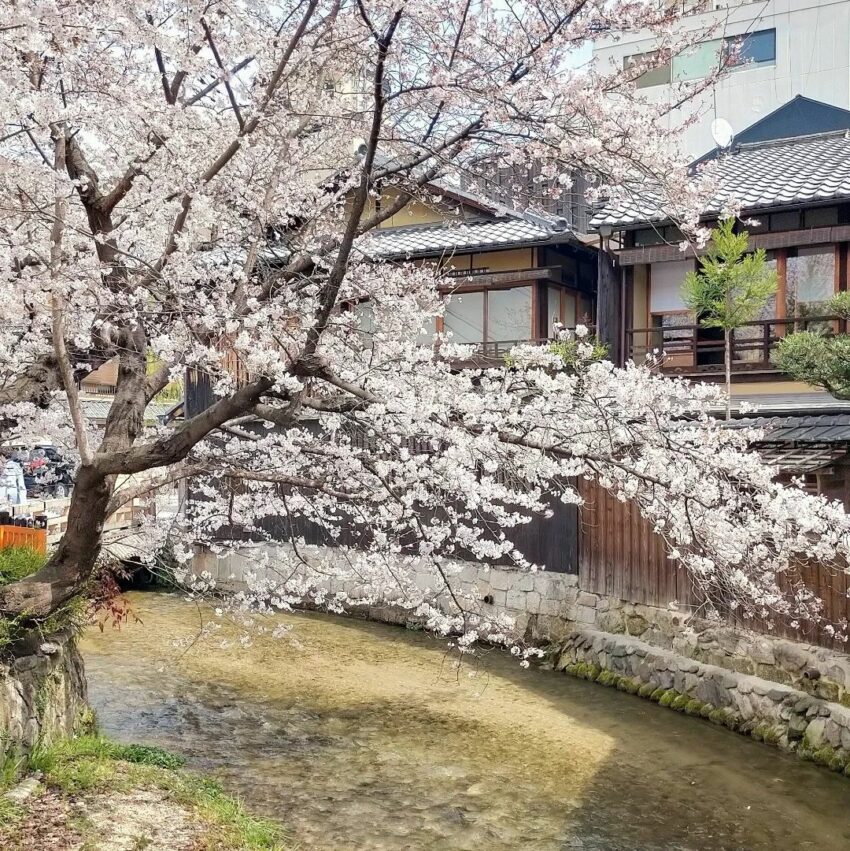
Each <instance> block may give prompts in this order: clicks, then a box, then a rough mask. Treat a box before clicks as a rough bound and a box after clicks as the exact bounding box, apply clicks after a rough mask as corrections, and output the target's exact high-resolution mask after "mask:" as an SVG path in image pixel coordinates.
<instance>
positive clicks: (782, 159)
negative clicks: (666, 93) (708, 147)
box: [590, 131, 850, 229]
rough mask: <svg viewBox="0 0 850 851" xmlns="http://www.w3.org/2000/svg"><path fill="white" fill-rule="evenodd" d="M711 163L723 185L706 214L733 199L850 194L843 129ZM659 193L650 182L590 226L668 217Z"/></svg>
mask: <svg viewBox="0 0 850 851" xmlns="http://www.w3.org/2000/svg"><path fill="white" fill-rule="evenodd" d="M706 167H707V168H715V169H716V179H717V183H718V189H717V191H716V192H715V194H714V196H713V197H712V198H711V200H710V201H709V203H708V204H707V205H706V207H705V209H704V211H703V212H704V214H705V215H710V214H712V213H718V212H720V210H721V209H722V208H723V207H724V205H725V204H726V203H727V202H728V201H729V200H730V199H732V200H734V201H736V202H737V203H739V204H740V205H741V206H742V207H743V208H744V209H746V210H767V209H769V208H771V207H785V206H792V205H796V204H813V203H820V202H825V201H831V200H833V199H839V198H841V199H843V198H850V134H848V132H846V131H839V132H837V133H836V132H833V133H821V134H818V135H815V136H802V137H799V138H795V139H781V140H778V141H775V142H760V143H755V144H750V145H741V146H739V147H737V148H733V150H732V151H731V152H730V153H728V154H726V155H724V156H721V157H720V158H718V159H717V160H715V161H713V162H711V163H708V164H706ZM658 199H659V196H658V194H657V191H656V190H654V189H653V187H651V186H647V188H646V191H645V192H641V193H640V196H639V197H638V195H637V194H635V195H634V196H633V197H631V198H627V199H623V200H619V201H616V202H613V203H611V204H609V205H606V206H605V207H603V208H602V209H601V210H599V212H597V213H596V214H595V215H594V216H593V218H592V219H591V223H590V224H591V228H593V229H597V228H599V226H600V225H603V224H606V225H611V226H613V227H629V226H632V225H635V224H639V223H642V222H651V221H663V220H665V219H668V218H669V212H668V211H667V210H664V209H663V208H662V206H661V204H660V203H659V200H658Z"/></svg>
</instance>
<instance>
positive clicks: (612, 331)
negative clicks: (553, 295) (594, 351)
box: [596, 247, 623, 366]
mask: <svg viewBox="0 0 850 851" xmlns="http://www.w3.org/2000/svg"><path fill="white" fill-rule="evenodd" d="M597 258H598V262H597V267H596V268H597V271H596V336H597V337H598V338H599V340H600V341H601V342H603V343H605V345H607V346H608V358H609V360H611V361H612V362H613V363H615V364H617V365H618V366H619V365H621V364H622V363H623V352H622V345H621V340H622V331H621V329H620V322H621V321H622V309H621V307H622V306H621V304H620V299H621V293H620V290H621V287H620V268H619V266H617V263H616V258H615V257H614V255H613V254H611V253H610V252H608V251H605V250H604V249H603V248H601V247H600V250H599V252H598V254H597Z"/></svg>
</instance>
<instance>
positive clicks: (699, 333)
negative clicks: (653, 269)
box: [626, 316, 847, 375]
mask: <svg viewBox="0 0 850 851" xmlns="http://www.w3.org/2000/svg"><path fill="white" fill-rule="evenodd" d="M795 331H816V332H818V333H821V334H826V335H833V334H838V333H841V334H843V333H846V331H847V321H846V320H844V319H841V318H840V317H838V316H797V317H793V318H791V319H759V320H757V321H755V322H747V323H746V324H745V325H742V326H741V327H740V328H736V329H735V331H734V332H733V334H732V341H731V349H732V370H733V372H736V373H742V372H748V373H754V372H755V373H759V372H761V373H779V370H778V369H777V368H776V366H775V365H774V364H773V362H772V360H771V353H772V352H773V350H774V349H775V348H776V346H777V344H778V343H779V341H780V340H781V339H783V337H786V336H788V335H789V334H793V333H794V332H795ZM725 350H726V346H725V343H724V340H723V332H722V331H721V330H720V329H716V328H704V327H702V326H701V325H696V324H682V325H668V326H664V327H655V328H629V329H627V330H626V351H627V353H628V356H629V357H630V358H631V359H632V360H634V361H635V362H636V363H641V362H642V361H644V360H645V358H646V356H647V354H650V355H655V356H658V357H661V356H663V362H662V365H661V369H662V370H663V371H664V372H672V373H678V374H681V375H713V374H717V375H720V374H722V373H723V372H724V359H725Z"/></svg>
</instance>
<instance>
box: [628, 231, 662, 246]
mask: <svg viewBox="0 0 850 851" xmlns="http://www.w3.org/2000/svg"><path fill="white" fill-rule="evenodd" d="M662 242H664V233H663V228H638V229H637V230H636V231H635V245H637V246H642V245H660V244H661V243H662Z"/></svg>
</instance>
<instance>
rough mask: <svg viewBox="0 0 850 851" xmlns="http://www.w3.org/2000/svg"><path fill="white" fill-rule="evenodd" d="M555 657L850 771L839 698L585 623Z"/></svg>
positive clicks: (581, 673) (849, 729) (567, 666)
mask: <svg viewBox="0 0 850 851" xmlns="http://www.w3.org/2000/svg"><path fill="white" fill-rule="evenodd" d="M553 662H554V666H555V668H556V670H560V671H564V672H565V673H568V674H572V675H574V676H577V677H582V678H584V679H587V680H592V681H595V682H598V683H601V684H602V685H607V686H612V687H616V688H618V689H620V690H621V691H625V692H628V693H630V694H637V695H639V696H640V697H644V698H648V699H650V700H653V701H656V702H657V703H659V704H660V705H661V706H666V707H669V708H670V709H674V710H678V711H680V712H684V713H686V714H688V715H693V716H697V717H701V718H706V719H708V720H709V721H712V722H714V723H715V724H722V725H724V726H726V727H729V728H730V729H731V730H735V731H736V732H739V733H743V734H746V735H750V736H752V737H753V738H755V739H758V740H759V741H763V742H767V743H768V744H774V745H777V746H778V747H780V748H783V749H784V750H789V751H796V753H797V754H798V755H799V756H802V757H804V758H806V759H811V760H814V761H815V762H818V763H819V764H821V765H824V766H827V767H828V768H831V769H833V770H834V771H843V772H844V773H845V774H847V775H848V776H850V709H848V708H847V707H845V706H841V705H840V704H838V703H834V702H830V701H827V700H823V699H821V698H818V697H815V696H814V695H812V694H810V693H807V692H804V691H801V690H799V689H796V688H792V687H791V686H788V685H783V684H780V683H777V682H772V681H770V680H766V679H763V678H762V677H756V676H753V675H752V674H742V673H737V672H735V671H730V670H729V669H727V668H722V667H719V666H717V665H708V664H704V663H701V662H696V661H694V660H693V659H690V658H688V657H686V656H682V655H680V654H678V653H675V652H673V651H671V650H663V649H661V648H658V647H655V646H653V645H651V644H647V643H646V642H644V641H640V640H639V639H636V638H633V637H631V636H627V635H617V634H612V633H607V632H598V631H596V630H591V629H580V630H575V631H574V632H573V633H572V634H571V635H570V636H569V638H568V639H567V640H566V641H565V642H564V643H563V644H562V645H561V647H560V648H559V649H558V651H557V653H555V654H554V657H553Z"/></svg>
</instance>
